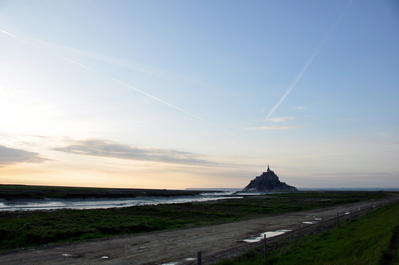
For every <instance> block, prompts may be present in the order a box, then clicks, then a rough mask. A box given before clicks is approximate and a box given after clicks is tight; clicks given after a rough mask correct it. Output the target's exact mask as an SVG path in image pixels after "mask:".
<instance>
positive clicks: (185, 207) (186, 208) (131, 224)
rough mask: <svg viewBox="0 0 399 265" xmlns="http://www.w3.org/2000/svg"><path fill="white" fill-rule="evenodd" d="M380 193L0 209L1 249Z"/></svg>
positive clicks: (305, 207)
mask: <svg viewBox="0 0 399 265" xmlns="http://www.w3.org/2000/svg"><path fill="white" fill-rule="evenodd" d="M385 196H386V194H384V193H383V192H325V193H311V192H308V193H286V194H274V195H267V196H258V197H247V198H243V199H227V200H220V201H212V202H206V203H184V204H169V205H153V206H135V207H126V208H113V209H95V210H67V209H63V210H54V211H17V212H5V211H3V212H0V251H1V250H9V249H15V248H26V247H31V246H38V245H43V244H50V243H60V242H74V241H82V240H87V239H94V238H103V237H108V236H115V235H124V234H135V233H142V232H150V231H159V230H166V229H177V228H183V227H193V226H198V225H207V224H216V223H223V222H231V221H238V220H244V219H250V218H258V217H264V216H266V215H269V214H282V213H287V212H294V211H305V210H310V209H314V208H321V207H328V206H333V205H337V204H345V203H350V202H357V201H361V200H370V199H377V198H382V197H385Z"/></svg>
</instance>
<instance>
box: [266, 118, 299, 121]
mask: <svg viewBox="0 0 399 265" xmlns="http://www.w3.org/2000/svg"><path fill="white" fill-rule="evenodd" d="M293 119H294V117H280V118H271V119H267V120H266V121H272V122H284V121H288V120H293Z"/></svg>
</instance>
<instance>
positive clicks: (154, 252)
mask: <svg viewBox="0 0 399 265" xmlns="http://www.w3.org/2000/svg"><path fill="white" fill-rule="evenodd" d="M386 200H388V199H385V201H386ZM371 203H374V204H375V203H376V202H370V201H369V202H360V203H352V204H347V205H340V206H336V207H329V208H324V209H317V210H311V211H306V212H297V213H290V214H283V215H273V216H269V217H264V218H260V219H253V220H247V221H240V222H234V223H227V224H220V225H212V226H203V227H197V228H188V229H179V230H172V231H166V232H154V233H145V234H138V235H129V236H120V237H112V238H108V239H101V240H94V241H89V242H80V243H71V244H59V245H53V246H47V247H38V248H32V249H25V250H17V251H10V252H6V253H3V254H1V255H0V264H15V265H20V264H35V265H36V264H57V265H61V264H168V265H172V264H175V265H177V264H178V265H181V264H189V263H192V264H196V263H197V261H196V257H197V252H198V251H201V252H202V256H203V261H204V262H203V264H207V263H208V262H207V261H206V257H212V256H215V255H218V254H219V255H218V256H220V257H227V256H230V255H236V254H239V253H240V252H241V251H242V250H243V249H245V248H247V247H250V245H251V243H246V242H243V241H242V240H243V239H249V238H255V237H257V236H259V235H260V233H262V232H266V231H276V230H280V229H287V230H294V229H296V228H298V223H299V222H301V223H302V222H311V221H314V220H315V218H316V219H317V218H321V217H324V218H325V219H329V218H333V217H336V216H337V212H339V213H340V214H343V213H345V212H348V211H349V209H350V208H351V209H354V210H355V209H356V210H357V209H358V208H359V207H365V206H366V205H367V206H370V204H371ZM220 253H225V255H220Z"/></svg>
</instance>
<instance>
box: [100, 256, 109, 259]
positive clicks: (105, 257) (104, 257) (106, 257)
mask: <svg viewBox="0 0 399 265" xmlns="http://www.w3.org/2000/svg"><path fill="white" fill-rule="evenodd" d="M101 259H109V257H108V256H102V257H101Z"/></svg>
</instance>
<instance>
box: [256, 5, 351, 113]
mask: <svg viewBox="0 0 399 265" xmlns="http://www.w3.org/2000/svg"><path fill="white" fill-rule="evenodd" d="M352 2H355V1H350V2H349V3H348V4H347V5H346V6H345V8H344V10H343V11H342V12H341V13H340V14H339V16H338V18H337V19H336V21H335V22H334V24H333V25H332V27H331V28H330V30H329V31H328V32H327V34H326V35H325V36H324V38H323V39H322V40H321V42H320V43H319V45H317V47H316V50H315V51H314V52H313V54H312V56H310V58H309V60H308V61H307V62H306V64H305V66H304V67H303V68H302V71H301V72H300V73H299V74H298V75H297V77H296V78H295V80H294V82H293V83H292V84H291V86H290V87H289V88H288V90H287V92H285V94H284V95H283V96H282V97H281V98H280V100H279V101H278V102H277V104H276V105H275V106H274V107H273V108H272V109H271V110H270V112H269V114H268V115H267V117H266V120H267V119H269V118H270V116H271V115H272V114H273V113H274V111H275V110H276V109H277V108H278V107H279V106H280V104H281V103H282V102H283V101H284V99H285V98H286V97H287V96H288V94H289V93H290V92H291V90H292V89H293V88H294V87H295V86H296V84H297V83H298V82H299V80H301V78H302V76H303V74H304V73H305V72H306V70H307V69H308V68H309V66H310V65H311V64H312V63H313V60H314V59H315V58H316V56H317V55H318V54H319V52H320V50H321V49H322V48H323V46H324V45H325V44H326V42H327V40H328V39H330V37H331V35H332V34H333V33H334V31H335V30H336V28H337V27H338V24H339V23H340V22H341V20H342V17H343V16H344V14H345V13H346V12H347V11H348V9H349V7H350V6H351V4H352ZM265 108H266V106H265V107H263V109H262V110H261V112H260V113H263V111H264V110H265Z"/></svg>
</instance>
